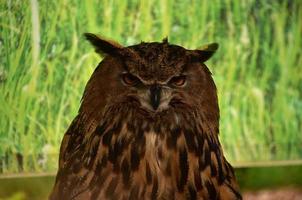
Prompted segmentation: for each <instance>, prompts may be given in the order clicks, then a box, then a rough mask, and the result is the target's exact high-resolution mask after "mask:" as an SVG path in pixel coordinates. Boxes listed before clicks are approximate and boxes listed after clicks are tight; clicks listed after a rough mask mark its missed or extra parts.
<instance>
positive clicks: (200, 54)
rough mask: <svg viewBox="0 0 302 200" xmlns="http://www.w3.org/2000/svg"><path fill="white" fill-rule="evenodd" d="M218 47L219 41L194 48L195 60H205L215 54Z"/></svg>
mask: <svg viewBox="0 0 302 200" xmlns="http://www.w3.org/2000/svg"><path fill="white" fill-rule="evenodd" d="M218 47H219V45H218V43H211V44H207V45H205V46H203V47H201V48H198V49H196V50H192V54H193V56H192V57H193V59H194V60H198V61H199V62H205V61H207V60H209V59H210V58H211V57H212V56H213V55H214V53H215V52H216V50H217V49H218Z"/></svg>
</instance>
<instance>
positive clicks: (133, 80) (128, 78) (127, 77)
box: [123, 74, 138, 85]
mask: <svg viewBox="0 0 302 200" xmlns="http://www.w3.org/2000/svg"><path fill="white" fill-rule="evenodd" d="M123 79H124V82H125V83H126V84H131V85H132V84H136V83H138V78H136V77H135V76H133V75H131V74H124V75H123Z"/></svg>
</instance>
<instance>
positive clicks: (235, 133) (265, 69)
mask: <svg viewBox="0 0 302 200" xmlns="http://www.w3.org/2000/svg"><path fill="white" fill-rule="evenodd" d="M84 32H93V33H99V34H101V35H104V36H106V37H109V38H112V39H114V40H117V41H119V42H120V43H122V44H124V45H131V44H135V43H138V42H140V41H141V40H143V41H160V40H161V39H162V38H164V37H165V36H169V41H170V42H171V43H175V44H179V45H183V46H185V47H187V48H197V47H199V46H202V45H203V44H206V43H209V42H213V41H215V42H218V43H219V44H220V49H219V51H218V52H217V54H216V55H215V56H214V57H213V59H211V60H210V61H209V62H208V66H209V68H210V69H211V71H212V72H213V75H214V79H215V81H216V84H217V87H218V95H219V99H220V109H221V125H220V132H221V133H220V138H221V141H222V144H223V146H224V150H225V153H226V156H227V158H228V159H229V160H230V161H231V162H233V163H236V162H244V161H263V160H272V161H273V160H293V159H301V158H302V134H301V132H302V131H301V130H302V127H301V126H302V123H301V122H302V115H301V111H302V56H301V47H302V40H301V36H302V1H300V0H292V1H277V0H276V1H270V0H267V1H260V0H246V1H232V0H213V1H205V0H190V1H188V0H187V1H180V0H176V1H172V0H163V1H159V0H150V1H147V0H141V1H138V0H131V1H130V0H129V1H112V0H102V1H96V0H92V1H89V0H76V1H71V0H60V1H46V0H41V1H37V0H31V1H30V0H27V1H23V0H1V1H0V93H1V95H0V105H1V106H0V113H1V114H0V144H1V145H0V172H1V173H13V172H20V171H25V172H29V171H35V172H41V171H54V170H55V169H56V167H57V155H58V150H59V145H60V142H61V139H62V136H63V134H64V132H65V130H66V129H67V127H68V125H69V124H70V122H71V120H72V119H73V118H74V117H75V115H76V113H77V110H78V108H79V105H80V99H81V95H82V92H83V89H84V86H85V84H86V82H87V80H88V79H89V77H90V75H91V74H92V72H93V70H94V68H95V67H96V65H97V63H98V62H99V61H100V58H99V57H98V56H97V55H96V54H95V53H94V52H93V48H92V47H91V46H90V45H89V44H88V42H86V41H85V40H84V39H83V37H82V34H83V33H84Z"/></svg>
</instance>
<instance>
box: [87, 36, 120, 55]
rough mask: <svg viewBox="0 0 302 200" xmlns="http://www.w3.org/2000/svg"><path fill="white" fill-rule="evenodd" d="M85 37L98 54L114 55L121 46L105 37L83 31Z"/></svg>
mask: <svg viewBox="0 0 302 200" xmlns="http://www.w3.org/2000/svg"><path fill="white" fill-rule="evenodd" d="M84 36H85V38H86V39H87V40H88V41H89V42H90V43H91V44H92V45H93V46H94V48H95V51H96V52H97V53H99V54H101V55H102V54H109V55H116V54H118V53H119V51H120V50H121V49H123V46H122V45H120V44H118V43H117V42H114V41H112V40H108V39H105V38H103V37H100V36H97V35H95V34H93V33H84Z"/></svg>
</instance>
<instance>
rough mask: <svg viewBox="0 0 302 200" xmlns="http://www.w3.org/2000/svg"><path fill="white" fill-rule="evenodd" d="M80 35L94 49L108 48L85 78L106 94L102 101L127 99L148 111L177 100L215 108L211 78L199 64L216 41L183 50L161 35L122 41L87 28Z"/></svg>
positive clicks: (167, 106)
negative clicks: (152, 39)
mask: <svg viewBox="0 0 302 200" xmlns="http://www.w3.org/2000/svg"><path fill="white" fill-rule="evenodd" d="M85 36H86V38H87V39H88V40H89V41H91V43H92V44H93V45H94V46H95V48H96V51H97V52H100V53H105V54H107V56H106V57H105V59H104V60H103V62H102V63H101V66H102V67H100V68H99V67H98V68H97V70H96V71H95V73H94V75H93V76H92V79H91V80H90V82H93V85H95V84H98V85H99V88H98V89H99V90H101V91H102V93H103V94H102V98H103V99H104V97H105V99H106V102H105V103H104V105H103V107H105V106H106V105H108V104H111V105H113V104H124V103H127V104H128V105H129V103H131V106H134V107H137V108H139V109H142V110H144V111H145V112H146V113H149V114H152V115H156V114H157V113H162V112H164V111H166V110H169V109H173V108H175V107H178V106H180V105H186V106H189V107H193V108H194V107H200V106H202V104H204V105H207V106H208V107H209V109H211V108H210V107H211V105H213V108H215V109H216V107H217V109H218V106H217V97H216V88H215V84H214V82H213V80H212V78H211V73H210V72H209V70H208V68H207V67H206V66H205V65H204V64H202V63H203V62H204V61H206V60H207V59H209V58H210V57H211V56H212V55H213V53H214V52H215V50H216V49H217V47H218V45H217V44H211V45H208V46H207V47H206V48H204V49H199V50H187V49H185V48H183V47H180V46H177V45H171V44H169V43H168V42H167V40H164V41H163V42H162V43H158V42H153V43H140V44H138V45H134V46H129V47H122V46H120V45H118V44H115V43H113V42H110V41H107V40H103V39H101V38H99V37H97V36H95V35H92V34H86V35H85ZM93 77H95V79H97V80H94V79H93ZM87 87H89V83H88V85H87ZM94 92H96V89H94ZM208 101H210V103H209V102H208Z"/></svg>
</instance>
